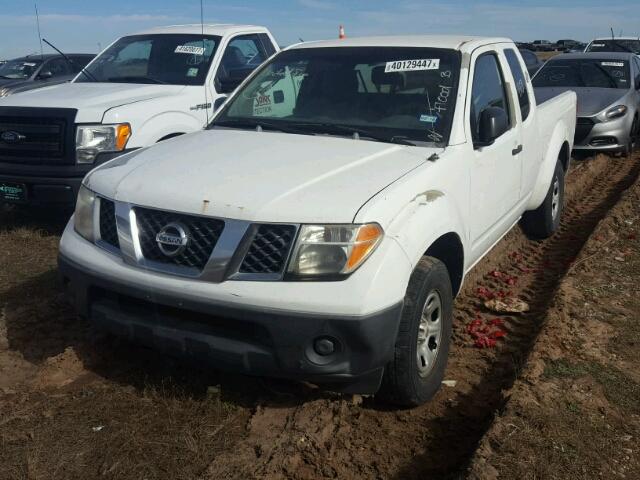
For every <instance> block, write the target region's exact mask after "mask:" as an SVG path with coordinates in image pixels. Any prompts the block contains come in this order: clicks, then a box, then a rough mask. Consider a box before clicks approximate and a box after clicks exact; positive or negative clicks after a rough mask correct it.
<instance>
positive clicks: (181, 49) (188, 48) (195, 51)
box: [175, 45, 204, 55]
mask: <svg viewBox="0 0 640 480" xmlns="http://www.w3.org/2000/svg"><path fill="white" fill-rule="evenodd" d="M175 53H189V54H191V55H204V48H202V47H194V46H192V45H178V46H177V47H176V49H175Z"/></svg>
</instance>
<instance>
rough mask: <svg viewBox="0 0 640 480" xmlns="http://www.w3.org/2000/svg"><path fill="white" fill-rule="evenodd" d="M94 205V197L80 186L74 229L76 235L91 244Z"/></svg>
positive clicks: (92, 239) (89, 191)
mask: <svg viewBox="0 0 640 480" xmlns="http://www.w3.org/2000/svg"><path fill="white" fill-rule="evenodd" d="M95 203H96V195H95V194H94V193H93V192H92V191H91V190H89V189H88V188H87V187H85V186H84V185H82V186H81V187H80V191H79V192H78V200H77V201H76V211H75V217H74V222H75V223H74V227H75V229H76V232H78V235H80V236H81V237H83V238H85V239H86V240H89V241H90V242H93V241H94V240H95V238H94V234H93V232H94V229H93V210H94V206H95Z"/></svg>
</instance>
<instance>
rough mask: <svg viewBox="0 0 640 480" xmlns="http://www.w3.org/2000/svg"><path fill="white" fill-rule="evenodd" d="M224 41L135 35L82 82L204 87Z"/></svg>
mask: <svg viewBox="0 0 640 480" xmlns="http://www.w3.org/2000/svg"><path fill="white" fill-rule="evenodd" d="M219 43H220V37H217V36H206V35H205V36H204V37H203V36H202V35H182V34H176V35H173V34H171V35H169V34H162V35H134V36H130V37H123V38H121V39H119V40H118V41H117V42H116V43H114V44H113V45H111V46H110V47H109V48H108V49H107V50H105V51H104V52H103V53H102V54H100V56H98V58H96V60H95V61H94V62H93V63H91V64H90V65H89V66H88V67H87V68H86V70H87V71H88V72H89V75H83V74H81V75H80V76H79V77H78V79H77V80H76V81H78V82H92V81H97V82H120V83H159V84H169V85H204V81H205V79H206V76H207V72H208V71H209V66H210V65H211V61H212V59H213V55H214V54H215V51H216V49H217V48H218V45H219Z"/></svg>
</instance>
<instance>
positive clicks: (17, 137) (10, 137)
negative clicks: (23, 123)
mask: <svg viewBox="0 0 640 480" xmlns="http://www.w3.org/2000/svg"><path fill="white" fill-rule="evenodd" d="M26 138H27V137H25V136H24V135H22V134H21V133H18V132H14V131H12V130H7V131H4V132H2V133H0V140H2V141H3V142H4V143H18V142H22V141H23V140H26Z"/></svg>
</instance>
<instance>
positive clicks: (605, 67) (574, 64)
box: [533, 58, 630, 88]
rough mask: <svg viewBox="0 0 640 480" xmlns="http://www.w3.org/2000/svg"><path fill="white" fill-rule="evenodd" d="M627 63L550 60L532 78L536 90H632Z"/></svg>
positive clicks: (602, 60) (592, 60)
mask: <svg viewBox="0 0 640 480" xmlns="http://www.w3.org/2000/svg"><path fill="white" fill-rule="evenodd" d="M629 78H630V72H629V62H628V61H626V60H605V59H597V58H593V59H591V58H590V59H579V60H578V59H573V60H567V59H564V60H551V61H549V62H547V63H546V65H545V66H543V67H542V68H541V69H540V71H539V72H538V73H537V75H536V76H535V77H534V79H533V86H534V87H591V88H629V86H630V83H629Z"/></svg>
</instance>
